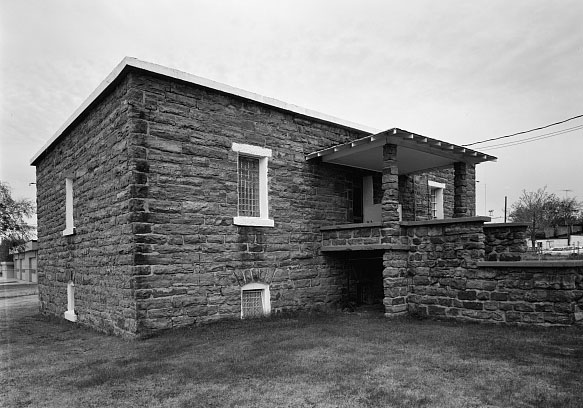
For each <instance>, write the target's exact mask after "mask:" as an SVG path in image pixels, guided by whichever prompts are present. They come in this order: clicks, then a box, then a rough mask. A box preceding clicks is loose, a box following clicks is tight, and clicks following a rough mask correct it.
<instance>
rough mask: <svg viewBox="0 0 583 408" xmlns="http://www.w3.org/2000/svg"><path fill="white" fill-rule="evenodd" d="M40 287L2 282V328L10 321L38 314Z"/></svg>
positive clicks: (31, 284)
mask: <svg viewBox="0 0 583 408" xmlns="http://www.w3.org/2000/svg"><path fill="white" fill-rule="evenodd" d="M39 306H40V302H39V300H38V287H37V285H36V284H33V283H5V282H0V321H1V323H2V324H1V325H0V327H1V328H2V329H4V328H5V327H6V324H7V323H8V321H9V320H11V319H15V318H19V317H23V316H32V315H35V314H37V313H38V311H39Z"/></svg>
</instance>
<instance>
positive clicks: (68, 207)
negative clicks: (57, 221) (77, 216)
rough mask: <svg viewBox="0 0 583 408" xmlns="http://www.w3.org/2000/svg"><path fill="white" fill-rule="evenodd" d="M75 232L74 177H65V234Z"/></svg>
mask: <svg viewBox="0 0 583 408" xmlns="http://www.w3.org/2000/svg"><path fill="white" fill-rule="evenodd" d="M74 233H75V221H74V219H73V179H72V178H68V177H67V178H66V179H65V230H64V231H63V235H72V234H74Z"/></svg>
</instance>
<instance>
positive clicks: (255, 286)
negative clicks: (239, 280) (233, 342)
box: [241, 283, 271, 319]
mask: <svg viewBox="0 0 583 408" xmlns="http://www.w3.org/2000/svg"><path fill="white" fill-rule="evenodd" d="M270 312H271V303H270V294H269V285H267V284H264V283H248V284H247V285H245V286H243V287H242V288H241V318H242V319H251V318H256V317H263V316H268V315H269V313H270Z"/></svg>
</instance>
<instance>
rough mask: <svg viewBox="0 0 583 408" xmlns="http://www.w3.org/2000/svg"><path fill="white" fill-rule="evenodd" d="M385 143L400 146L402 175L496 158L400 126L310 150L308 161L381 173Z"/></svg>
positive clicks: (399, 157) (398, 153) (399, 161)
mask: <svg viewBox="0 0 583 408" xmlns="http://www.w3.org/2000/svg"><path fill="white" fill-rule="evenodd" d="M386 143H391V144H395V145H397V146H399V147H398V149H397V162H398V165H399V174H410V173H417V172H421V171H424V170H429V169H434V168H439V167H445V166H448V165H451V164H453V163H455V162H465V163H469V164H478V163H482V162H485V161H496V157H494V156H490V155H487V154H484V153H480V152H478V151H475V150H472V149H468V148H465V147H462V146H457V145H454V144H451V143H447V142H443V141H441V140H437V139H432V138H429V137H426V136H421V135H417V134H415V133H411V132H407V131H405V130H402V129H397V128H394V129H390V130H387V131H384V132H381V133H378V134H376V135H371V136H366V137H363V138H360V139H357V140H354V141H352V142H348V143H343V144H340V145H337V146H333V147H330V148H327V149H323V150H319V151H316V152H313V153H310V154H308V155H307V156H306V160H312V159H315V158H318V157H320V158H321V159H322V161H324V162H326V163H334V164H339V165H342V166H348V167H356V168H360V169H367V170H373V171H378V172H382V170H383V145H384V144H386Z"/></svg>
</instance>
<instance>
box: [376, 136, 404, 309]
mask: <svg viewBox="0 0 583 408" xmlns="http://www.w3.org/2000/svg"><path fill="white" fill-rule="evenodd" d="M382 188H383V199H382V212H381V214H382V228H381V234H382V238H381V239H382V241H381V242H382V243H383V244H390V248H388V249H386V250H385V253H384V254H383V288H384V295H385V297H384V300H383V303H384V305H385V316H387V317H393V316H398V315H401V314H404V313H406V312H407V295H408V293H409V282H408V278H407V259H408V256H409V252H408V246H407V245H403V244H402V238H401V223H400V222H399V166H398V164H397V146H396V145H393V144H386V145H384V146H383V183H382ZM405 239H406V238H405Z"/></svg>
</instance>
